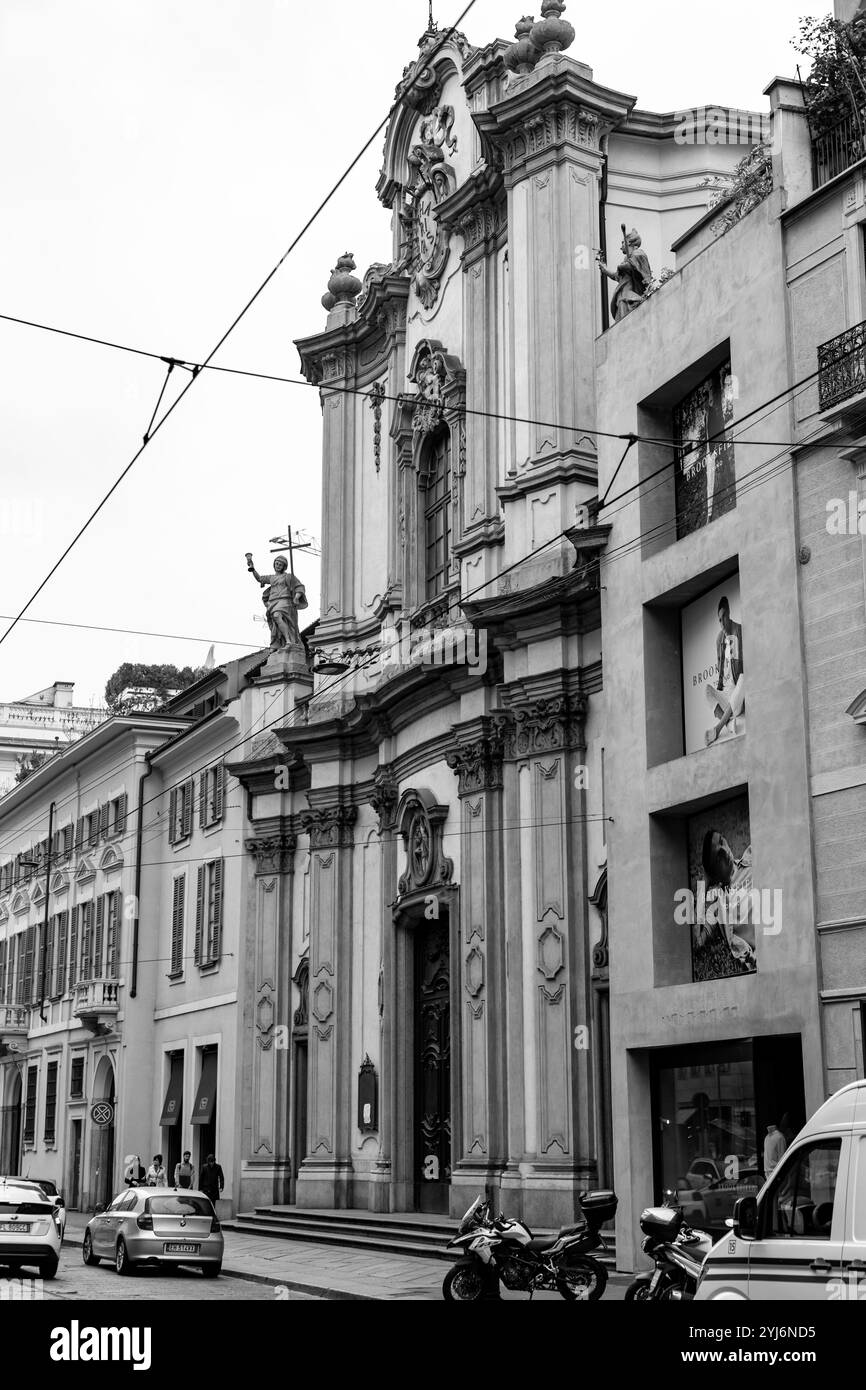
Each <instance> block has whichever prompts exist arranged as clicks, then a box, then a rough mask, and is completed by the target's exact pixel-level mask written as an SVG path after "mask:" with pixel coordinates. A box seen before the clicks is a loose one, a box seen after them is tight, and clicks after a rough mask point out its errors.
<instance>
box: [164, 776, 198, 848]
mask: <svg viewBox="0 0 866 1390" xmlns="http://www.w3.org/2000/svg"><path fill="white" fill-rule="evenodd" d="M192 798H193V779H192V778H191V777H190V778H188V779H187V781H186V782H181V783H180V785H179V786H176V787H172V789H171V793H170V795H169V804H168V842H169V844H170V845H176V844H178V843H179V841H181V840H185V839H187V837H188V836H189V835H190V834H191V832H192Z"/></svg>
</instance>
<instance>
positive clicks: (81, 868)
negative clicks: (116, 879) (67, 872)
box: [75, 855, 96, 883]
mask: <svg viewBox="0 0 866 1390" xmlns="http://www.w3.org/2000/svg"><path fill="white" fill-rule="evenodd" d="M95 876H96V870H95V869H94V867H93V862H92V860H90V859H88V858H87V856H86V855H85V856H84V858H83V859H82V860H81V862H80V863H79V865H78V868H77V869H76V870H75V882H76V883H87V882H88V881H89V880H90V879H91V878H95Z"/></svg>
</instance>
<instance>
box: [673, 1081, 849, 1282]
mask: <svg viewBox="0 0 866 1390" xmlns="http://www.w3.org/2000/svg"><path fill="white" fill-rule="evenodd" d="M695 1297H696V1298H698V1299H701V1300H704V1301H706V1300H707V1299H743V1298H745V1299H825V1300H826V1299H842V1300H856V1299H861V1300H866V1081H855V1082H854V1083H853V1084H852V1085H851V1086H845V1087H843V1089H842V1090H841V1091H837V1092H836V1094H835V1095H834V1096H831V1098H830V1100H828V1101H826V1102H825V1103H824V1104H823V1105H822V1106H821V1108H820V1110H817V1111H816V1112H815V1114H814V1115H813V1116H812V1118H811V1120H809V1121H808V1123H807V1124H806V1125H805V1126H804V1128H803V1129H801V1130H800V1133H799V1134H798V1135H797V1137H796V1139H795V1140H794V1141H793V1143H792V1144H791V1147H790V1148H789V1149H788V1150H787V1152H786V1153H785V1154H784V1155H783V1157H782V1159H781V1160H780V1162H779V1165H778V1167H777V1168H776V1169H775V1171H774V1172H773V1173H772V1175H771V1176H770V1177H769V1178H768V1179H767V1181H766V1182H765V1183H764V1186H763V1187H762V1188H761V1191H760V1192H759V1193H758V1195H757V1197H741V1198H740V1200H739V1202H737V1204H736V1206H735V1207H734V1217H733V1221H732V1229H731V1230H730V1232H729V1233H728V1235H726V1236H723V1237H722V1239H721V1240H720V1241H719V1242H718V1243H717V1244H716V1245H714V1246H713V1248H712V1250H711V1251H710V1252H709V1254H708V1255H707V1258H706V1260H705V1261H704V1265H703V1269H702V1270H701V1278H700V1283H699V1284H698V1290H697V1293H696V1295H695Z"/></svg>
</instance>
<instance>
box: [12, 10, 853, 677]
mask: <svg viewBox="0 0 866 1390" xmlns="http://www.w3.org/2000/svg"><path fill="white" fill-rule="evenodd" d="M465 3H466V0H462V3H461V0H448V4H447V8H446V3H445V0H436V3H435V13H436V18H437V20H438V21H439V24H440V27H441V28H445V27H447V25H448V24H450V23H452V22H453V20H454V19H455V18H456V16H457V15H458V14H459V13H460V11H461V9H462V8H463V5H464V4H465ZM525 8H527V6H526V4H525V0H524V3H523V4H521V0H514V3H513V4H503V0H477V3H476V5H475V7H474V9H473V10H472V11H471V13H470V14H469V16H468V17H467V19H466V21H465V22H464V24H463V25H462V26H461V27H462V28H463V29H464V31H465V33H466V34H467V36H468V38H469V39H470V40H471V41H472V42H473V43H476V44H485V43H487V42H489V41H490V40H491V39H493V38H495V37H503V38H510V37H511V36H512V34H513V32H514V24H515V22H516V20H517V19H518V18H519V17H520V14H521V12H522V10H523V9H525ZM534 9H535V12H536V13H538V12H539V9H540V4H539V3H538V0H536V5H535V7H534ZM831 9H832V5H831V4H830V3H829V2H828V0H758V3H756V0H726V3H725V4H724V5H723V6H720V5H717V4H709V3H706V0H700V3H697V0H657V2H656V3H653V0H620V3H619V4H617V5H616V6H615V7H602V6H598V5H593V6H589V5H586V4H577V3H575V2H574V0H572V3H571V4H570V5H569V8H568V12H567V15H568V18H569V19H570V20H571V22H572V23H573V24H574V26H575V28H576V29H577V39H576V41H575V43H574V45H573V47H572V49H571V50H570V52H571V54H572V56H574V57H577V58H580V59H581V60H583V61H585V62H587V63H589V64H590V65H591V66H592V67H593V69H594V75H595V77H596V79H597V80H598V81H599V82H602V83H604V84H605V85H608V86H611V87H614V88H618V89H619V90H622V91H625V92H630V93H632V94H634V95H636V96H637V98H638V104H639V105H640V106H642V107H644V108H648V109H650V110H660V111H662V110H682V109H685V108H688V107H690V106H693V105H699V104H705V105H708V104H720V105H722V104H723V105H730V106H740V107H746V108H749V109H757V110H765V109H766V98H764V97H763V96H762V95H761V93H762V89H763V88H764V87H765V86H766V85H767V83H768V82H769V80H770V79H771V78H772V77H773V76H775V75H776V74H782V75H790V74H793V72H794V68H795V63H796V61H797V55H796V54H795V53H794V51H793V49H792V48H791V47H790V43H789V40H790V38H791V37H792V36H793V35H794V33H795V31H796V27H797V19H798V17H799V16H800V15H801V14H825V13H828V12H829V11H830V10H831ZM426 24H427V4H426V0H400V3H395V0H390V2H389V3H384V0H366V2H365V3H364V4H363V5H359V4H354V3H350V2H349V0H328V3H326V4H320V5H312V4H301V3H299V0H180V3H179V0H2V4H0V131H2V136H0V312H2V313H6V314H12V315H16V316H19V317H21V318H27V319H33V320H39V321H41V322H45V323H49V324H52V325H56V326H58V327H62V328H68V329H73V330H76V331H79V332H83V333H88V334H92V335H94V336H96V337H101V338H108V339H113V340H115V341H118V342H124V343H129V344H132V345H135V346H140V347H143V348H147V349H149V350H151V351H155V352H158V353H161V354H164V355H170V356H174V357H178V358H188V359H192V360H197V361H201V360H202V359H203V358H204V357H205V356H206V355H207V354H208V352H209V351H210V350H211V348H212V347H213V346H214V344H215V343H216V342H217V340H218V339H219V338H220V336H221V335H222V333H223V332H224V330H225V329H226V328H227V326H228V324H229V323H230V322H231V320H232V319H233V318H234V316H235V314H236V313H237V312H238V311H239V309H240V308H241V307H242V306H243V304H244V303H245V302H246V300H247V299H248V298H249V296H250V295H251V294H252V292H253V290H254V289H255V288H256V287H257V286H258V284H259V283H260V282H261V281H262V280H263V279H264V277H265V275H266V274H267V272H268V271H269V270H270V269H271V268H272V266H273V265H274V264H275V263H276V261H277V260H278V259H279V257H280V256H281V255H282V254H283V252H284V251H285V249H286V247H287V246H288V245H289V243H290V242H291V240H292V239H293V237H294V235H295V234H296V232H297V231H298V230H299V228H300V226H301V225H302V223H303V222H304V221H306V219H307V217H308V216H309V214H310V213H311V211H312V210H313V208H314V207H315V206H316V204H317V203H318V202H319V200H320V199H321V197H322V196H323V195H324V194H325V192H326V191H327V189H328V188H329V187H330V185H331V184H332V183H333V182H334V181H335V180H336V178H337V177H338V176H339V174H340V173H342V172H343V170H344V168H345V167H346V165H347V164H348V163H349V161H350V159H351V158H352V156H353V155H354V154H356V152H357V150H358V149H359V148H360V147H361V145H362V144H363V143H364V141H365V140H366V138H367V137H368V136H369V135H370V134H371V133H372V131H373V130H374V129H375V127H376V126H377V125H378V123H379V121H380V120H381V119H382V118H383V116H384V115H385V112H386V111H387V109H388V105H389V103H390V101H391V100H392V98H393V92H394V87H395V85H396V83H397V82H398V80H399V79H400V76H401V74H402V71H403V68H404V66H405V65H406V64H407V63H408V62H410V61H412V60H413V59H414V57H415V56H416V54H417V40H418V37H419V35H420V34H421V33H422V32H423V31H424V29H425V28H426ZM382 143H383V142H382V139H381V138H380V139H377V141H376V142H375V144H374V146H373V148H372V149H371V151H370V152H369V154H368V155H367V157H366V158H365V159H364V161H363V162H362V164H361V165H360V166H359V167H358V168H357V169H356V170H355V172H354V173H353V174H352V176H351V177H350V179H349V180H348V181H347V183H346V185H344V187H343V189H342V190H341V191H340V193H339V194H338V195H337V196H336V198H335V199H334V201H333V202H332V203H331V204H330V205H329V207H328V208H327V209H326V211H325V212H324V213H323V214H322V215H321V217H320V218H319V220H318V222H317V223H316V224H315V226H314V227H313V228H312V229H311V231H310V232H309V233H308V234H307V237H306V238H305V240H304V241H303V242H302V243H301V245H300V246H299V247H298V249H297V250H296V251H295V252H294V253H293V255H292V256H291V257H290V258H289V260H288V261H287V262H286V264H285V265H284V266H283V267H282V268H281V270H280V271H279V273H278V275H277V276H276V278H275V280H274V281H272V282H271V284H270V286H269V287H268V289H267V290H266V291H265V293H264V295H263V296H262V298H261V299H260V300H259V301H258V303H257V304H256V305H255V306H254V308H253V309H252V310H251V311H250V313H249V314H248V315H247V317H246V318H245V319H244V321H243V322H242V324H241V325H240V326H239V327H238V328H237V329H236V330H235V332H234V333H233V334H232V336H231V337H230V339H229V341H228V342H227V344H226V345H225V347H224V348H223V349H222V351H221V353H220V355H219V357H218V358H217V359H216V360H217V361H218V362H221V363H224V364H227V365H230V366H243V367H248V368H252V369H254V370H257V371H269V372H277V373H279V374H281V375H287V376H299V375H300V370H299V362H298V356H297V352H296V350H295V348H294V346H293V341H292V340H293V339H294V338H297V337H303V336H306V335H308V334H311V333H315V332H318V331H321V330H323V329H324V326H325V313H324V310H323V309H322V308H321V306H320V303H319V300H320V297H321V295H322V294H323V293H324V291H325V288H326V283H327V279H328V275H329V273H330V270H331V268H332V266H333V265H334V263H335V260H336V257H337V256H338V255H339V254H341V253H342V252H343V251H345V250H347V249H349V250H351V251H353V252H354V253H355V257H356V260H357V263H358V273H359V274H361V275H362V274H363V272H364V270H365V269H366V267H367V265H368V264H370V262H372V261H387V260H388V259H389V255H390V232H389V222H388V215H387V214H386V213H385V211H384V209H382V208H381V206H380V205H379V203H378V200H377V199H376V195H375V182H376V177H377V174H378V170H379V166H380V158H381V151H382ZM163 375H164V369H163V368H162V366H161V364H159V363H156V362H149V361H146V360H144V359H141V358H135V357H131V356H128V355H126V354H122V353H115V352H111V351H108V350H106V349H104V348H98V347H93V346H89V345H87V344H83V343H77V342H73V341H71V340H67V339H63V338H58V337H56V336H53V335H48V334H44V333H39V332H36V331H35V330H33V329H29V328H23V327H19V326H16V325H12V324H8V323H3V322H0V613H2V614H10V615H14V614H15V613H16V612H17V611H18V609H19V608H20V607H21V605H22V604H23V603H24V601H25V600H26V599H27V598H28V597H29V595H30V593H31V592H32V590H33V589H34V588H35V587H36V585H37V583H38V582H39V581H40V580H41V579H42V578H43V576H44V575H45V573H46V572H47V570H48V569H49V568H50V566H51V565H52V564H53V563H54V561H55V560H56V559H57V557H58V556H59V554H60V553H61V551H62V550H63V549H64V548H65V546H66V544H67V543H68V541H69V540H70V539H71V537H72V535H73V534H74V533H75V531H76V530H77V529H78V527H79V526H80V525H81V523H82V521H83V520H84V519H85V518H86V516H87V515H88V514H89V512H90V511H91V509H92V507H93V506H94V505H95V504H96V502H97V501H98V500H99V499H100V498H101V496H102V495H103V493H104V492H105V491H106V490H107V488H108V486H109V485H110V484H111V482H113V480H114V478H115V477H116V475H117V473H119V471H120V469H121V468H122V467H123V465H124V464H125V463H126V462H128V460H129V458H130V457H131V456H132V454H133V453H134V451H135V449H136V448H137V447H138V445H139V444H140V442H141V437H142V435H143V433H144V430H145V427H146V425H147V423H148V420H149V419H150V415H151V412H152V410H153V407H154V405H155V403H156V398H157V395H158V393H159V389H160V386H161V384H162V380H163ZM178 380H180V381H184V380H186V376H185V374H183V373H177V372H176V373H174V375H173V377H172V379H171V383H170V386H169V392H170V393H171V392H173V391H175V390H176V389H177V388H176V387H175V386H174V385H173V383H175V382H177V381H178ZM171 399H173V395H172V394H167V396H166V403H167V402H168V401H170V400H171ZM320 424H321V414H320V409H319V404H318V397H317V393H316V392H315V391H314V390H312V389H310V388H302V387H298V386H282V385H274V384H266V383H259V382H255V381H249V380H244V379H243V378H231V377H226V376H222V375H219V374H214V373H204V374H202V375H201V376H200V377H199V379H198V380H197V382H196V383H195V385H194V386H193V388H192V390H191V391H190V392H189V393H188V395H187V397H186V399H185V400H184V401H183V402H181V404H180V405H179V407H178V409H177V410H176V411H175V413H174V414H173V416H172V417H171V419H170V420H169V421H168V422H167V424H166V425H165V427H164V428H163V430H162V431H160V433H159V434H158V435H157V436H156V438H155V439H154V441H153V443H152V444H151V445H150V446H149V447H148V449H146V450H145V452H144V454H143V455H142V457H141V459H140V460H139V462H138V463H137V464H136V466H135V468H134V469H133V471H132V473H131V474H130V475H129V476H128V477H127V479H126V480H125V481H124V483H123V484H122V485H121V487H120V489H119V490H118V492H117V493H116V494H115V495H114V497H113V498H112V499H111V501H110V502H109V503H108V504H107V506H106V508H105V509H104V510H103V512H102V513H101V515H100V516H99V518H98V519H97V520H96V522H95V523H94V524H93V525H92V526H91V528H90V529H89V531H88V532H87V533H86V534H85V536H84V538H83V539H82V540H81V541H80V542H79V544H78V546H77V547H76V548H75V550H74V551H73V552H72V554H71V555H70V556H69V558H68V559H67V560H66V561H65V562H64V564H63V566H62V567H61V569H60V570H59V571H58V573H57V575H55V577H54V578H53V579H52V580H51V581H50V583H49V584H48V586H47V587H46V588H45V589H44V590H43V592H42V594H41V595H40V596H39V598H38V599H37V601H36V603H35V604H34V605H33V607H32V608H31V610H30V611H29V613H28V617H35V618H42V619H55V620H62V621H66V622H79V623H93V624H106V625H109V626H113V627H123V628H138V629H144V630H147V631H154V632H161V633H176V634H180V635H183V636H186V637H192V638H196V639H201V640H192V641H191V640H184V641H169V640H165V639H148V638H141V637H123V636H119V635H116V634H115V635H109V634H105V633H98V632H88V631H76V630H74V629H65V628H60V627H45V626H38V625H35V624H30V623H24V622H22V623H21V624H19V626H18V627H17V628H16V630H15V631H14V632H13V633H12V635H11V636H10V637H8V638H7V639H6V641H5V642H4V643H3V645H2V646H0V702H2V701H3V700H9V699H14V698H20V697H21V696H23V695H26V694H29V693H31V692H32V691H34V690H37V689H39V688H41V687H43V686H46V685H49V684H51V683H52V682H53V681H54V680H74V681H75V683H76V699H77V700H79V701H83V702H89V701H90V700H91V699H95V700H97V701H100V700H101V697H102V692H103V688H104V685H105V681H106V679H107V678H108V676H109V675H110V674H111V672H112V671H113V670H114V669H115V668H116V667H117V666H118V665H119V664H120V662H121V661H158V662H168V661H170V662H175V663H176V664H177V665H179V666H183V665H186V664H191V665H196V664H199V663H201V662H202V661H203V660H204V657H205V655H206V652H207V647H208V644H209V643H210V642H211V641H216V642H217V644H218V645H217V649H216V659H217V661H220V660H225V659H228V658H231V657H233V656H238V655H240V654H241V648H240V647H229V646H226V645H220V643H221V642H225V641H227V640H232V641H235V642H238V643H243V642H246V643H248V644H249V645H250V646H251V647H252V646H258V645H261V644H262V642H263V637H264V635H265V633H266V628H264V627H263V625H261V624H259V623H254V622H253V614H255V613H261V612H263V609H262V607H261V602H260V597H259V590H258V587H257V586H256V585H255V583H254V582H253V581H252V579H250V578H249V577H248V576H247V574H246V567H245V561H244V552H245V551H247V550H252V551H253V552H254V554H255V558H256V563H257V566H258V568H259V570H260V571H262V572H264V569H265V566H266V565H268V566H269V563H270V556H269V553H268V552H269V547H268V544H267V542H268V538H269V537H270V536H273V535H276V534H278V533H280V532H282V531H283V530H284V528H285V526H286V523H287V522H289V521H291V523H292V525H293V526H295V527H301V528H306V529H307V530H309V531H311V532H312V533H313V534H314V535H316V536H319V535H320V534H321V526H320V506H321V503H320V480H321V465H320ZM297 570H298V573H299V574H300V576H301V578H302V579H303V580H304V581H305V583H306V584H307V586H308V589H309V591H310V600H311V607H310V610H309V614H308V615H305V617H307V616H309V618H313V617H315V615H316V613H317V611H318V600H317V596H318V588H319V562H318V561H317V560H314V559H311V558H306V559H302V560H300V561H299V562H298V565H297ZM6 626H8V624H7V623H0V631H4V630H5V628H6Z"/></svg>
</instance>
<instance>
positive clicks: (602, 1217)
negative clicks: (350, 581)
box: [580, 1191, 617, 1229]
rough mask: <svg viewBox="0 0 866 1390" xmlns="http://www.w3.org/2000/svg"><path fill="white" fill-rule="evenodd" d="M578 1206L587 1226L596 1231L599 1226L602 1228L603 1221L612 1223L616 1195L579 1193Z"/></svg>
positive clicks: (615, 1206) (606, 1192) (614, 1214)
mask: <svg viewBox="0 0 866 1390" xmlns="http://www.w3.org/2000/svg"><path fill="white" fill-rule="evenodd" d="M580 1205H581V1209H582V1211H583V1214H584V1216H585V1217H586V1219H587V1221H588V1222H589V1224H590V1225H591V1226H595V1227H596V1229H597V1228H598V1227H599V1226H603V1225H604V1223H605V1221H612V1220H613V1218H614V1217H615V1216H616V1208H617V1197H616V1193H615V1192H609V1191H604V1192H581V1194H580Z"/></svg>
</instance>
